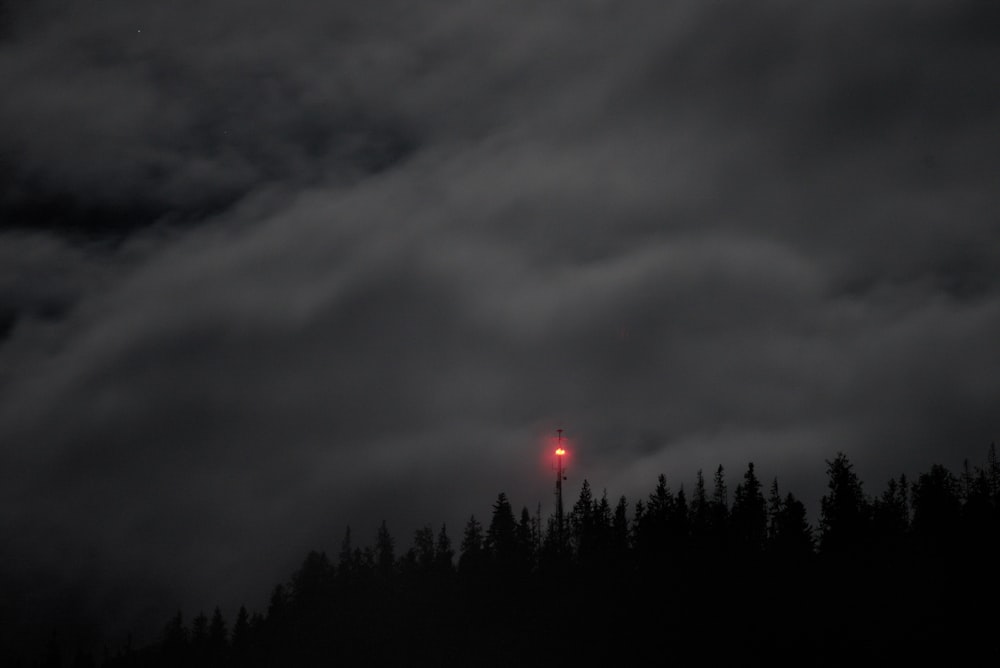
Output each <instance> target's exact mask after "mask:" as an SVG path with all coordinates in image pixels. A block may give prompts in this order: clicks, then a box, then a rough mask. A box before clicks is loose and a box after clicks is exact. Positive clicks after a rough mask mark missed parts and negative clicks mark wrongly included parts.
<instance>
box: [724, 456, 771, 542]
mask: <svg viewBox="0 0 1000 668" xmlns="http://www.w3.org/2000/svg"><path fill="white" fill-rule="evenodd" d="M731 518H732V519H731V521H732V527H733V533H734V535H735V538H736V545H738V546H739V547H740V548H741V549H743V550H747V551H749V552H754V553H756V552H760V551H762V550H763V549H764V539H765V537H766V536H767V507H766V505H765V503H764V495H763V494H762V493H761V484H760V480H758V479H757V475H756V474H755V473H754V470H753V462H750V463H749V464H748V465H747V471H746V473H744V474H743V482H742V483H740V484H739V485H737V486H736V492H735V493H734V494H733V508H732V511H731Z"/></svg>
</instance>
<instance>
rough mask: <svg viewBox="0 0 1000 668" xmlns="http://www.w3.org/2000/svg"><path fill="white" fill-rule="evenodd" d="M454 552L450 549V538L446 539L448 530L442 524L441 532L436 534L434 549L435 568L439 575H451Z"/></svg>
mask: <svg viewBox="0 0 1000 668" xmlns="http://www.w3.org/2000/svg"><path fill="white" fill-rule="evenodd" d="M454 558H455V550H453V549H452V547H451V538H449V537H448V529H447V527H446V526H445V525H444V524H442V525H441V531H439V532H438V536H437V545H436V546H435V549H434V563H435V568H436V569H437V571H438V572H439V573H442V574H446V573H451V571H452V569H453V568H454V563H453V560H454Z"/></svg>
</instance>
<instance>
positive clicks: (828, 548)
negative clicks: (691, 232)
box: [25, 445, 1000, 668]
mask: <svg viewBox="0 0 1000 668" xmlns="http://www.w3.org/2000/svg"><path fill="white" fill-rule="evenodd" d="M826 465H827V476H828V486H827V490H826V494H825V495H824V496H823V498H822V500H821V504H820V514H819V523H818V526H817V527H815V528H814V527H812V526H811V525H810V523H809V522H808V517H807V512H806V507H805V505H804V504H803V503H802V502H801V501H800V500H799V499H797V498H796V497H795V496H794V495H793V494H791V493H787V492H785V491H784V490H783V489H782V488H781V487H780V486H779V483H778V480H777V479H774V480H773V481H770V482H764V481H762V480H760V479H759V478H758V475H757V472H756V471H755V469H754V465H753V464H752V463H751V464H749V465H748V466H747V468H746V470H745V471H744V472H743V473H742V476H741V477H740V478H739V482H738V484H736V485H735V487H734V488H733V489H732V490H730V489H729V483H728V482H727V477H726V475H725V473H726V472H725V471H724V470H723V468H722V467H721V466H720V467H719V468H718V469H717V470H716V471H715V472H714V475H713V476H712V479H711V481H706V479H705V477H704V475H703V474H702V472H701V471H699V472H698V474H697V478H696V480H697V482H696V484H695V486H694V488H693V489H692V490H690V492H687V491H686V490H684V489H683V488H679V489H678V490H677V491H676V492H674V491H673V490H672V489H671V487H670V486H669V485H668V480H667V478H666V477H665V476H664V475H660V476H659V478H658V480H657V483H656V486H655V488H654V489H653V491H652V492H651V493H649V495H648V496H647V497H646V498H643V499H640V500H636V501H635V502H634V503H630V502H629V500H628V499H626V498H625V497H624V496H622V497H620V498H618V499H616V500H610V499H608V497H607V494H606V493H605V494H601V495H600V496H598V495H597V494H595V492H594V489H593V488H592V487H591V485H590V484H589V483H588V482H586V481H584V482H583V484H582V487H581V490H580V494H579V497H578V498H577V499H576V501H575V503H573V504H572V507H571V509H570V510H569V511H568V512H567V513H566V514H565V520H564V526H563V527H560V526H558V515H556V514H554V515H553V516H551V517H547V518H546V519H545V522H544V526H543V520H542V510H541V508H540V507H536V508H535V509H529V508H527V507H525V508H522V509H521V510H520V512H516V511H515V506H514V505H512V503H511V501H510V500H509V499H508V498H507V496H506V494H504V493H500V494H499V495H498V496H497V497H496V500H495V502H494V503H493V506H492V513H491V516H490V517H489V518H484V521H480V520H479V519H478V518H476V517H470V518H469V519H468V521H467V522H466V524H465V526H464V528H462V529H461V530H460V531H459V532H458V533H457V535H456V536H454V537H453V536H452V535H451V534H450V533H449V530H448V529H447V528H446V527H445V526H439V527H431V526H426V527H424V528H421V529H419V530H418V531H416V533H415V535H414V536H413V537H412V541H411V543H410V544H409V546H408V547H406V549H405V550H402V549H400V548H399V547H398V543H397V541H396V540H395V538H394V537H393V536H392V535H391V533H390V531H389V529H388V527H387V525H386V523H385V522H383V523H382V524H381V525H380V526H379V527H378V529H377V531H376V533H375V540H374V543H373V544H372V545H367V546H363V545H360V544H358V543H357V542H356V539H355V536H354V535H353V533H352V531H351V529H347V531H346V534H345V535H344V537H343V541H342V544H341V546H340V550H339V553H338V554H336V555H334V556H333V557H330V556H328V555H327V554H325V553H323V552H316V551H313V552H310V553H309V554H308V555H306V557H305V559H304V560H303V561H302V564H301V566H300V567H299V568H298V570H296V571H295V573H294V574H293V575H292V576H291V578H290V580H289V581H288V582H286V583H282V584H279V585H277V586H275V587H274V588H273V591H272V593H271V596H270V601H269V604H268V605H267V608H266V610H263V611H260V612H253V613H250V612H248V611H247V609H246V608H245V607H241V608H240V610H239V613H238V614H237V615H236V617H235V618H234V619H232V620H226V619H225V618H224V616H223V615H222V613H221V612H220V610H219V609H218V608H216V609H215V610H214V612H213V613H212V614H211V615H207V614H205V613H198V614H196V615H194V616H193V617H192V618H191V619H190V620H188V619H187V618H186V617H185V616H184V614H183V613H182V612H178V613H177V614H176V615H175V616H174V617H173V618H172V619H170V620H169V621H168V622H166V624H165V626H164V628H163V631H162V634H161V636H160V638H159V639H158V641H157V642H155V643H153V644H150V645H149V646H146V647H141V648H133V647H131V646H128V647H123V648H118V649H115V650H114V651H111V650H109V649H108V648H104V649H103V651H95V649H94V648H77V649H72V648H65V647H59V646H58V644H57V643H55V641H54V642H53V646H52V647H51V648H49V650H48V654H47V656H45V658H43V659H42V661H43V665H46V666H57V665H72V666H78V667H85V666H98V665H104V666H108V667H109V668H125V667H131V666H192V667H195V668H202V667H204V668H207V667H215V666H248V667H257V666H261V667H262V666H333V665H344V666H351V665H360V664H369V665H372V664H374V665H434V666H444V665H449V666H450V665H456V666H465V665H477V666H482V665H486V666H525V665H528V666H534V665H539V666H540V665H569V664H579V665H632V664H640V663H641V664H648V663H653V664H667V663H670V662H672V661H680V660H696V661H698V662H700V663H702V664H705V665H718V664H721V663H724V662H726V663H728V662H733V663H734V664H742V665H763V664H768V665H787V664H795V665H831V666H832V665H842V664H843V663H844V662H847V661H850V662H852V663H855V662H864V663H872V662H874V663H876V664H885V665H898V664H899V663H900V662H902V661H909V660H916V659H919V660H921V662H925V661H928V660H932V661H933V660H936V661H940V662H947V664H949V665H953V664H956V663H959V662H964V661H967V660H969V661H971V660H973V659H975V660H977V661H984V660H985V661H986V662H987V663H988V662H990V661H992V662H994V663H996V662H997V660H1000V634H998V633H997V628H998V626H997V622H998V621H1000V615H998V607H997V606H998V601H1000V599H998V596H997V594H998V578H997V564H998V560H997V559H998V556H1000V462H998V460H997V453H996V447H995V445H994V446H991V447H990V449H989V452H988V455H987V458H986V462H985V463H984V464H983V465H982V466H974V467H970V466H969V464H968V463H966V464H965V466H964V467H963V470H962V471H961V472H960V473H958V474H955V473H953V472H951V471H949V470H948V469H946V468H945V467H943V466H940V465H935V466H933V467H931V469H930V470H929V471H927V472H925V473H922V474H920V475H919V476H918V477H917V478H916V479H915V480H912V481H911V480H907V479H906V478H905V477H904V476H900V477H899V478H894V479H891V480H889V481H888V482H887V484H886V485H885V487H884V489H883V490H882V491H881V492H880V493H878V494H877V495H874V496H872V495H869V494H868V493H866V492H865V490H864V489H863V486H862V482H861V480H860V479H859V477H858V475H857V473H856V472H855V470H854V467H853V465H852V463H851V462H850V460H849V459H848V457H847V456H846V455H844V454H842V453H839V454H837V456H836V457H835V458H834V459H833V460H831V461H827V462H826ZM25 665H30V664H25Z"/></svg>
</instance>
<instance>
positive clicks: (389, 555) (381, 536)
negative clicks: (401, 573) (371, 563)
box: [375, 520, 396, 578]
mask: <svg viewBox="0 0 1000 668" xmlns="http://www.w3.org/2000/svg"><path fill="white" fill-rule="evenodd" d="M395 568H396V543H395V541H394V540H393V538H392V534H390V533H389V527H388V526H387V525H386V523H385V520H382V524H380V525H379V527H378V532H377V533H376V534H375V569H376V571H377V572H378V574H379V575H380V576H382V577H383V578H387V577H390V576H391V575H392V574H393V572H394V571H395Z"/></svg>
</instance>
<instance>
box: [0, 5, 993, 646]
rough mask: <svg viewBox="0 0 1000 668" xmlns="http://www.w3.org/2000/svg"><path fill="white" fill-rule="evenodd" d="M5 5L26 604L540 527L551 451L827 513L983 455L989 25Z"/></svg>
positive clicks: (633, 12)
mask: <svg viewBox="0 0 1000 668" xmlns="http://www.w3.org/2000/svg"><path fill="white" fill-rule="evenodd" d="M358 5H364V7H359V6H358ZM3 7H4V8H5V9H3V11H2V16H3V19H2V21H3V24H2V25H3V28H2V29H0V81H3V82H4V88H5V90H6V91H7V94H6V95H5V100H4V102H3V104H2V105H0V127H2V128H3V132H2V133H0V178H2V183H3V186H2V192H0V336H2V338H0V494H2V504H0V531H2V533H3V537H4V538H3V541H2V547H0V563H2V564H3V569H5V570H4V573H3V577H4V579H5V580H6V581H7V583H8V584H7V585H6V586H13V585H11V584H10V583H12V582H15V581H16V582H18V583H20V584H19V585H18V589H19V591H21V592H27V593H23V594H22V595H23V596H24V597H26V599H25V600H27V601H28V603H26V604H25V605H29V604H30V601H31V600H35V599H36V598H37V600H43V599H45V597H46V596H47V595H51V594H52V593H53V592H59V596H60V597H62V598H65V592H67V591H74V592H76V593H75V594H74V596H75V598H74V599H73V600H74V602H73V603H72V605H78V606H80V607H81V609H83V610H86V611H89V612H88V614H94V615H97V616H98V617H100V618H102V619H105V620H110V623H111V624H118V625H120V626H125V625H129V624H133V623H135V622H134V620H135V619H136V615H138V614H147V615H148V618H149V619H152V620H155V621H156V622H157V623H159V621H161V619H163V618H164V617H162V615H164V614H168V613H169V611H170V610H171V609H173V608H176V607H177V606H183V607H184V608H185V609H187V610H193V609H197V608H198V607H207V606H210V605H213V604H214V603H215V602H220V603H222V604H223V605H224V606H228V607H227V609H231V608H232V606H233V605H238V604H239V603H240V602H241V601H242V600H248V602H250V603H253V604H255V605H259V604H260V602H261V601H260V600H253V596H258V597H259V599H263V597H264V595H265V594H266V589H267V588H268V587H269V586H270V584H271V583H273V582H275V581H277V580H278V579H280V578H283V577H285V576H286V575H287V574H288V573H289V572H290V570H291V568H293V567H294V565H295V563H296V562H297V561H298V559H300V558H301V556H302V555H303V554H304V551H305V550H307V549H309V548H313V547H316V548H325V549H327V550H332V551H335V550H336V548H337V545H338V543H339V540H340V538H341V536H342V534H343V530H344V527H345V526H346V525H347V524H348V523H350V524H351V525H352V526H353V527H354V529H355V536H356V537H357V538H358V539H359V540H360V542H362V543H365V542H368V541H370V540H371V538H372V537H373V535H374V531H375V527H376V526H377V523H378V522H379V521H380V520H381V519H382V518H385V519H387V520H388V521H389V525H390V528H391V529H392V530H393V531H394V533H395V534H396V536H397V540H398V542H399V543H400V547H401V548H402V547H405V546H406V545H407V544H408V541H409V537H410V535H412V531H413V530H414V529H416V528H418V527H419V526H422V525H423V524H424V523H439V522H441V521H445V520H446V521H448V522H449V527H450V528H451V533H452V536H453V537H455V538H458V537H459V536H460V530H461V523H462V522H463V521H464V519H465V517H466V516H467V514H468V513H470V512H475V513H477V515H479V516H480V517H482V518H485V517H486V516H487V514H488V510H489V504H490V502H491V501H492V500H493V498H494V497H495V495H496V493H497V492H498V491H501V490H504V491H506V492H507V493H508V494H509V495H510V496H511V497H512V499H513V501H514V503H515V504H516V505H517V506H518V507H520V506H521V505H528V506H529V507H531V508H532V509H534V507H535V504H536V503H538V502H542V503H543V510H544V509H545V508H547V507H548V505H549V504H550V503H551V495H550V488H549V483H550V480H549V478H550V477H551V473H550V471H549V469H548V468H547V467H548V463H547V462H546V460H545V455H546V452H547V450H546V445H545V438H546V437H547V436H548V435H549V434H551V433H552V431H553V430H554V429H555V428H556V427H563V428H565V429H567V432H568V434H569V435H570V437H571V439H572V441H571V442H572V444H573V448H572V460H571V462H570V476H571V478H570V482H571V485H570V487H569V489H570V490H571V493H575V490H577V489H578V485H579V482H580V481H581V480H582V478H584V477H586V478H588V479H590V481H591V482H592V484H594V485H595V486H596V487H597V488H598V489H601V488H604V487H606V488H607V489H608V492H609V494H610V495H612V496H613V497H616V496H617V495H619V494H623V493H624V494H628V495H629V496H630V498H632V499H635V498H637V497H638V495H640V494H645V493H647V492H648V491H649V490H650V489H651V487H652V486H653V484H654V483H655V478H656V475H657V474H658V473H660V472H661V471H663V472H666V473H667V476H668V479H669V481H670V483H671V485H672V486H673V487H674V488H675V489H676V488H677V487H679V486H680V484H682V483H683V484H686V485H687V486H688V487H690V485H691V484H692V482H693V476H694V473H695V471H696V470H697V469H698V468H705V469H706V470H709V469H714V467H715V466H716V465H718V464H719V463H722V464H725V465H726V466H727V468H729V471H730V475H731V476H733V484H735V482H736V480H735V477H736V476H738V475H739V474H740V473H741V472H742V470H743V467H745V464H746V462H747V461H750V460H753V461H755V462H756V463H757V466H758V471H759V472H760V473H761V474H762V476H763V477H765V478H767V479H769V478H770V477H771V476H774V475H778V476H779V477H780V478H781V480H782V482H783V485H784V486H785V488H786V489H791V490H794V491H796V492H797V493H798V494H799V495H800V496H802V497H804V498H805V500H806V501H807V502H809V503H810V504H815V503H816V501H817V500H818V498H819V496H820V495H821V494H822V486H823V484H824V471H823V468H824V464H823V460H824V459H825V458H830V457H832V456H833V454H834V453H835V452H836V451H838V450H844V451H846V452H848V454H849V455H850V456H851V457H852V459H853V460H854V461H855V462H856V464H857V467H858V470H859V472H860V473H861V474H862V476H863V477H864V478H865V479H866V481H867V485H868V489H869V490H870V491H873V492H874V491H877V490H878V489H880V488H881V485H882V483H883V481H884V479H885V478H886V477H887V476H889V475H893V474H898V473H900V472H908V473H915V472H917V471H920V470H923V469H925V468H926V467H927V466H928V465H929V464H930V463H932V462H942V463H945V464H946V465H949V466H951V467H957V466H959V465H960V463H961V461H962V459H963V458H965V457H969V458H971V459H973V461H980V460H981V459H982V457H983V456H984V454H985V451H986V448H987V447H988V445H989V443H990V441H991V440H993V439H995V438H996V436H997V434H998V433H1000V417H998V416H997V412H996V406H997V405H998V400H1000V376H998V375H997V369H998V368H1000V346H997V343H996V342H997V340H998V335H1000V275H998V273H997V270H996V267H997V266H998V262H1000V226H998V224H997V223H998V214H997V212H998V210H1000V209H998V204H1000V189H998V188H997V187H996V186H997V183H1000V178H998V177H1000V132H998V131H997V118H998V110H1000V106H998V102H1000V43H998V40H997V35H998V34H1000V23H998V22H1000V9H998V7H997V5H996V3H989V2H979V1H975V0H969V1H966V2H960V1H955V2H948V3H945V2H938V1H935V2H918V1H915V0H884V1H883V2H879V3H870V2H861V1H860V0H856V1H849V2H830V3H825V4H821V5H820V3H798V2H777V1H772V2H757V3H750V4H747V3H737V2H704V1H691V2H663V1H662V0H661V1H657V2H652V1H650V2H643V1H636V2H627V3H619V2H610V1H601V0H590V1H589V2H580V1H579V0H576V1H573V2H571V1H569V0H554V1H549V2H527V1H523V0H518V1H514V2H510V1H505V2H497V1H494V0H479V1H475V2H470V1H468V0H462V1H458V0H436V1H432V2H419V3H413V2H397V1H394V0H382V1H379V2H370V3H330V2H312V1H309V0H291V1H290V0H285V1H284V2H280V3H278V2H267V1H264V0H240V1H239V2H237V1H236V0H232V1H227V0H214V1H212V2H206V1H204V0H199V1H197V2H195V1H193V0H174V1H173V2H169V3H164V2H152V1H149V0H128V1H126V0H101V1H100V2H88V3H78V2H58V1H54V0H52V1H49V0H35V1H33V2H30V3H28V2H7V3H4V4H3ZM26 583H28V584H27V586H26ZM126 590H127V591H128V594H127V598H128V599H129V601H130V602H129V603H127V604H123V603H122V601H123V600H125V595H124V594H123V591H126ZM45 592H49V593H48V594H46V593H45ZM67 605H69V604H67ZM146 605H149V606H150V607H148V608H144V607H143V606H146Z"/></svg>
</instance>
